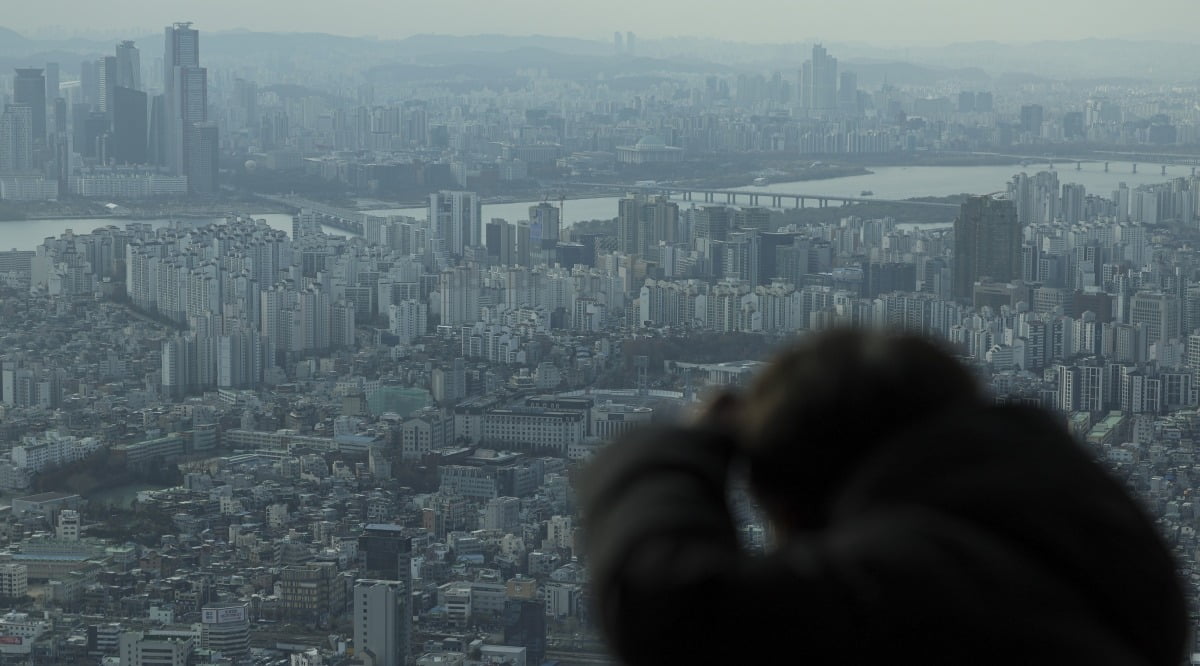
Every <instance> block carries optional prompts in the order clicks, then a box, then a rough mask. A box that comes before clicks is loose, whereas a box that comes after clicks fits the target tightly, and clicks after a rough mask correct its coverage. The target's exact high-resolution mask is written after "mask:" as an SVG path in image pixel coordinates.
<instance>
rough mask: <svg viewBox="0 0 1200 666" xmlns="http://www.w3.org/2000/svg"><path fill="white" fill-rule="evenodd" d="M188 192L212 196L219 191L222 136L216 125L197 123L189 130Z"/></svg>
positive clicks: (187, 144)
mask: <svg viewBox="0 0 1200 666" xmlns="http://www.w3.org/2000/svg"><path fill="white" fill-rule="evenodd" d="M185 145H186V146H187V159H188V163H187V167H188V168H187V177H188V191H190V192H193V193H196V194H212V193H213V192H216V191H217V172H218V166H219V160H220V155H219V148H220V136H219V134H218V130H217V124H216V123H208V122H197V123H192V124H191V126H190V127H189V128H188V141H186V142H185Z"/></svg>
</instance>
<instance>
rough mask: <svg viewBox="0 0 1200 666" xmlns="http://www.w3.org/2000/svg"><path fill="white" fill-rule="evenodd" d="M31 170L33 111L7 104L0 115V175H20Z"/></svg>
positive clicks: (26, 107) (22, 105)
mask: <svg viewBox="0 0 1200 666" xmlns="http://www.w3.org/2000/svg"><path fill="white" fill-rule="evenodd" d="M32 168H33V110H32V109H31V108H30V107H28V106H26V105H24V104H9V105H8V106H6V107H5V108H4V112H3V113H0V173H22V172H25V171H29V170H30V169H32Z"/></svg>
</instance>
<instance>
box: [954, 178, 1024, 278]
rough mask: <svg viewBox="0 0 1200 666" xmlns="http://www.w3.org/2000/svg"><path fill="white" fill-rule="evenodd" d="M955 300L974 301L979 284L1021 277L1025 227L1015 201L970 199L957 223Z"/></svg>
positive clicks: (955, 227) (986, 198)
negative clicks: (985, 279) (976, 287)
mask: <svg viewBox="0 0 1200 666" xmlns="http://www.w3.org/2000/svg"><path fill="white" fill-rule="evenodd" d="M952 275H953V278H952V282H953V296H954V298H956V299H960V300H970V299H971V298H972V296H973V293H974V288H975V282H976V281H978V280H979V279H980V278H985V277H986V278H990V279H992V280H994V281H996V282H1009V281H1011V280H1015V279H1018V278H1020V277H1021V224H1020V223H1019V222H1018V221H1017V207H1016V205H1015V204H1014V203H1013V201H1012V200H1011V199H1008V198H997V197H992V196H988V195H985V196H973V197H968V198H967V200H966V201H965V202H963V205H962V208H961V210H960V212H959V214H958V218H957V219H956V220H955V221H954V265H953V271H952Z"/></svg>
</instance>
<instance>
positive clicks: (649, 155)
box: [617, 134, 683, 164]
mask: <svg viewBox="0 0 1200 666" xmlns="http://www.w3.org/2000/svg"><path fill="white" fill-rule="evenodd" d="M682 160H683V149H682V148H676V147H675V146H668V145H667V142H666V141H663V140H662V137H658V136H654V135H653V134H650V135H647V136H644V137H642V138H641V139H640V140H638V142H637V143H635V144H634V145H632V146H617V163H618V164H654V163H659V162H680V161H682Z"/></svg>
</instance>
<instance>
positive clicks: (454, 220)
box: [429, 190, 482, 256]
mask: <svg viewBox="0 0 1200 666" xmlns="http://www.w3.org/2000/svg"><path fill="white" fill-rule="evenodd" d="M481 219H482V203H481V202H480V200H479V195H478V194H475V193H474V192H459V191H448V190H443V191H441V192H434V193H433V194H430V195H429V227H430V230H431V231H432V232H433V238H434V239H436V240H440V241H441V245H442V248H443V250H444V251H445V252H446V253H448V254H450V255H453V256H462V254H463V250H464V249H466V248H468V247H476V246H478V245H479V244H480V243H479V235H480V233H481V232H482V224H481V222H480V221H481Z"/></svg>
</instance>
